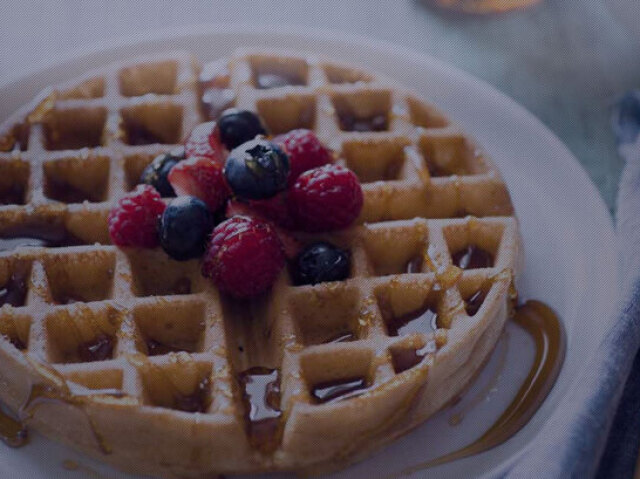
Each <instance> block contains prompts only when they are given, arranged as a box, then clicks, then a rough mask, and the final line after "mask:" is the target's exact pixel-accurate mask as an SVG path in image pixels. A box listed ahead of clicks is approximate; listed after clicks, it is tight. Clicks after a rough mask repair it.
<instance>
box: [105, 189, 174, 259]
mask: <svg viewBox="0 0 640 479" xmlns="http://www.w3.org/2000/svg"><path fill="white" fill-rule="evenodd" d="M165 208H166V205H165V204H164V203H163V202H162V200H161V199H160V193H158V192H157V191H156V190H155V188H153V186H150V185H138V187H137V188H136V189H135V190H134V191H132V192H131V193H129V194H128V195H126V196H125V197H123V198H121V199H120V200H119V201H118V203H117V204H116V206H115V207H114V208H113V209H112V210H111V211H110V212H109V236H110V237H111V241H112V242H113V244H115V245H118V246H136V247H140V248H154V247H156V246H158V242H159V240H158V231H157V225H158V219H159V218H160V215H162V212H163V211H164V209H165Z"/></svg>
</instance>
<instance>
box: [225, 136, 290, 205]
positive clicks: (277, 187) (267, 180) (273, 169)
mask: <svg viewBox="0 0 640 479" xmlns="http://www.w3.org/2000/svg"><path fill="white" fill-rule="evenodd" d="M224 175H225V177H226V178H227V183H228V184H229V186H230V187H231V189H232V190H233V192H234V193H235V194H236V195H237V196H238V197H239V198H242V199H245V200H262V199H265V198H270V197H272V196H274V195H275V194H276V193H278V192H279V191H282V190H284V189H285V188H286V186H287V176H288V175H289V158H288V157H287V155H286V154H285V153H284V152H283V151H282V150H281V149H280V148H279V147H278V146H276V145H275V144H273V143H271V142H269V141H267V140H263V139H257V140H252V141H247V142H246V143H243V144H242V145H240V146H239V147H237V148H236V149H234V150H233V151H232V152H231V153H229V156H228V158H227V162H226V163H225V166H224Z"/></svg>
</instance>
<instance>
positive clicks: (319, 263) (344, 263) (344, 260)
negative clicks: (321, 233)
mask: <svg viewBox="0 0 640 479" xmlns="http://www.w3.org/2000/svg"><path fill="white" fill-rule="evenodd" d="M350 270H351V258H350V254H349V252H348V251H344V250H342V249H340V248H338V247H336V246H334V245H332V244H331V243H326V242H319V243H314V244H312V245H309V246H307V247H306V248H305V249H304V250H303V251H302V252H301V253H300V254H299V255H298V257H297V258H296V259H295V264H294V267H293V271H292V273H293V279H294V282H295V284H297V285H303V284H317V283H324V282H325V281H342V280H345V279H347V278H348V277H349V271H350Z"/></svg>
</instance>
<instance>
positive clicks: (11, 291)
mask: <svg viewBox="0 0 640 479" xmlns="http://www.w3.org/2000/svg"><path fill="white" fill-rule="evenodd" d="M29 269H30V268H29V266H28V265H26V264H24V263H17V264H16V266H15V267H14V269H13V272H12V273H11V276H10V277H9V280H8V281H7V282H6V283H5V285H4V286H2V288H0V306H4V305H5V304H10V305H11V306H14V307H19V306H24V302H25V299H26V297H27V280H28V279H29Z"/></svg>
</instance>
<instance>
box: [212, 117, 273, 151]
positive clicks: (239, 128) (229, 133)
mask: <svg viewBox="0 0 640 479" xmlns="http://www.w3.org/2000/svg"><path fill="white" fill-rule="evenodd" d="M218 131H219V133H220V140H221V141H222V143H223V144H224V146H226V147H227V149H228V150H232V149H233V148H235V147H237V146H240V145H242V144H243V143H244V142H245V141H249V140H253V139H254V138H255V137H256V136H258V135H266V134H267V132H266V131H265V129H264V127H263V126H262V122H261V121H260V118H258V115H256V114H255V113H253V112H252V111H248V110H238V109H237V108H230V109H228V110H225V111H224V112H223V113H222V115H221V116H220V118H219V119H218Z"/></svg>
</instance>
